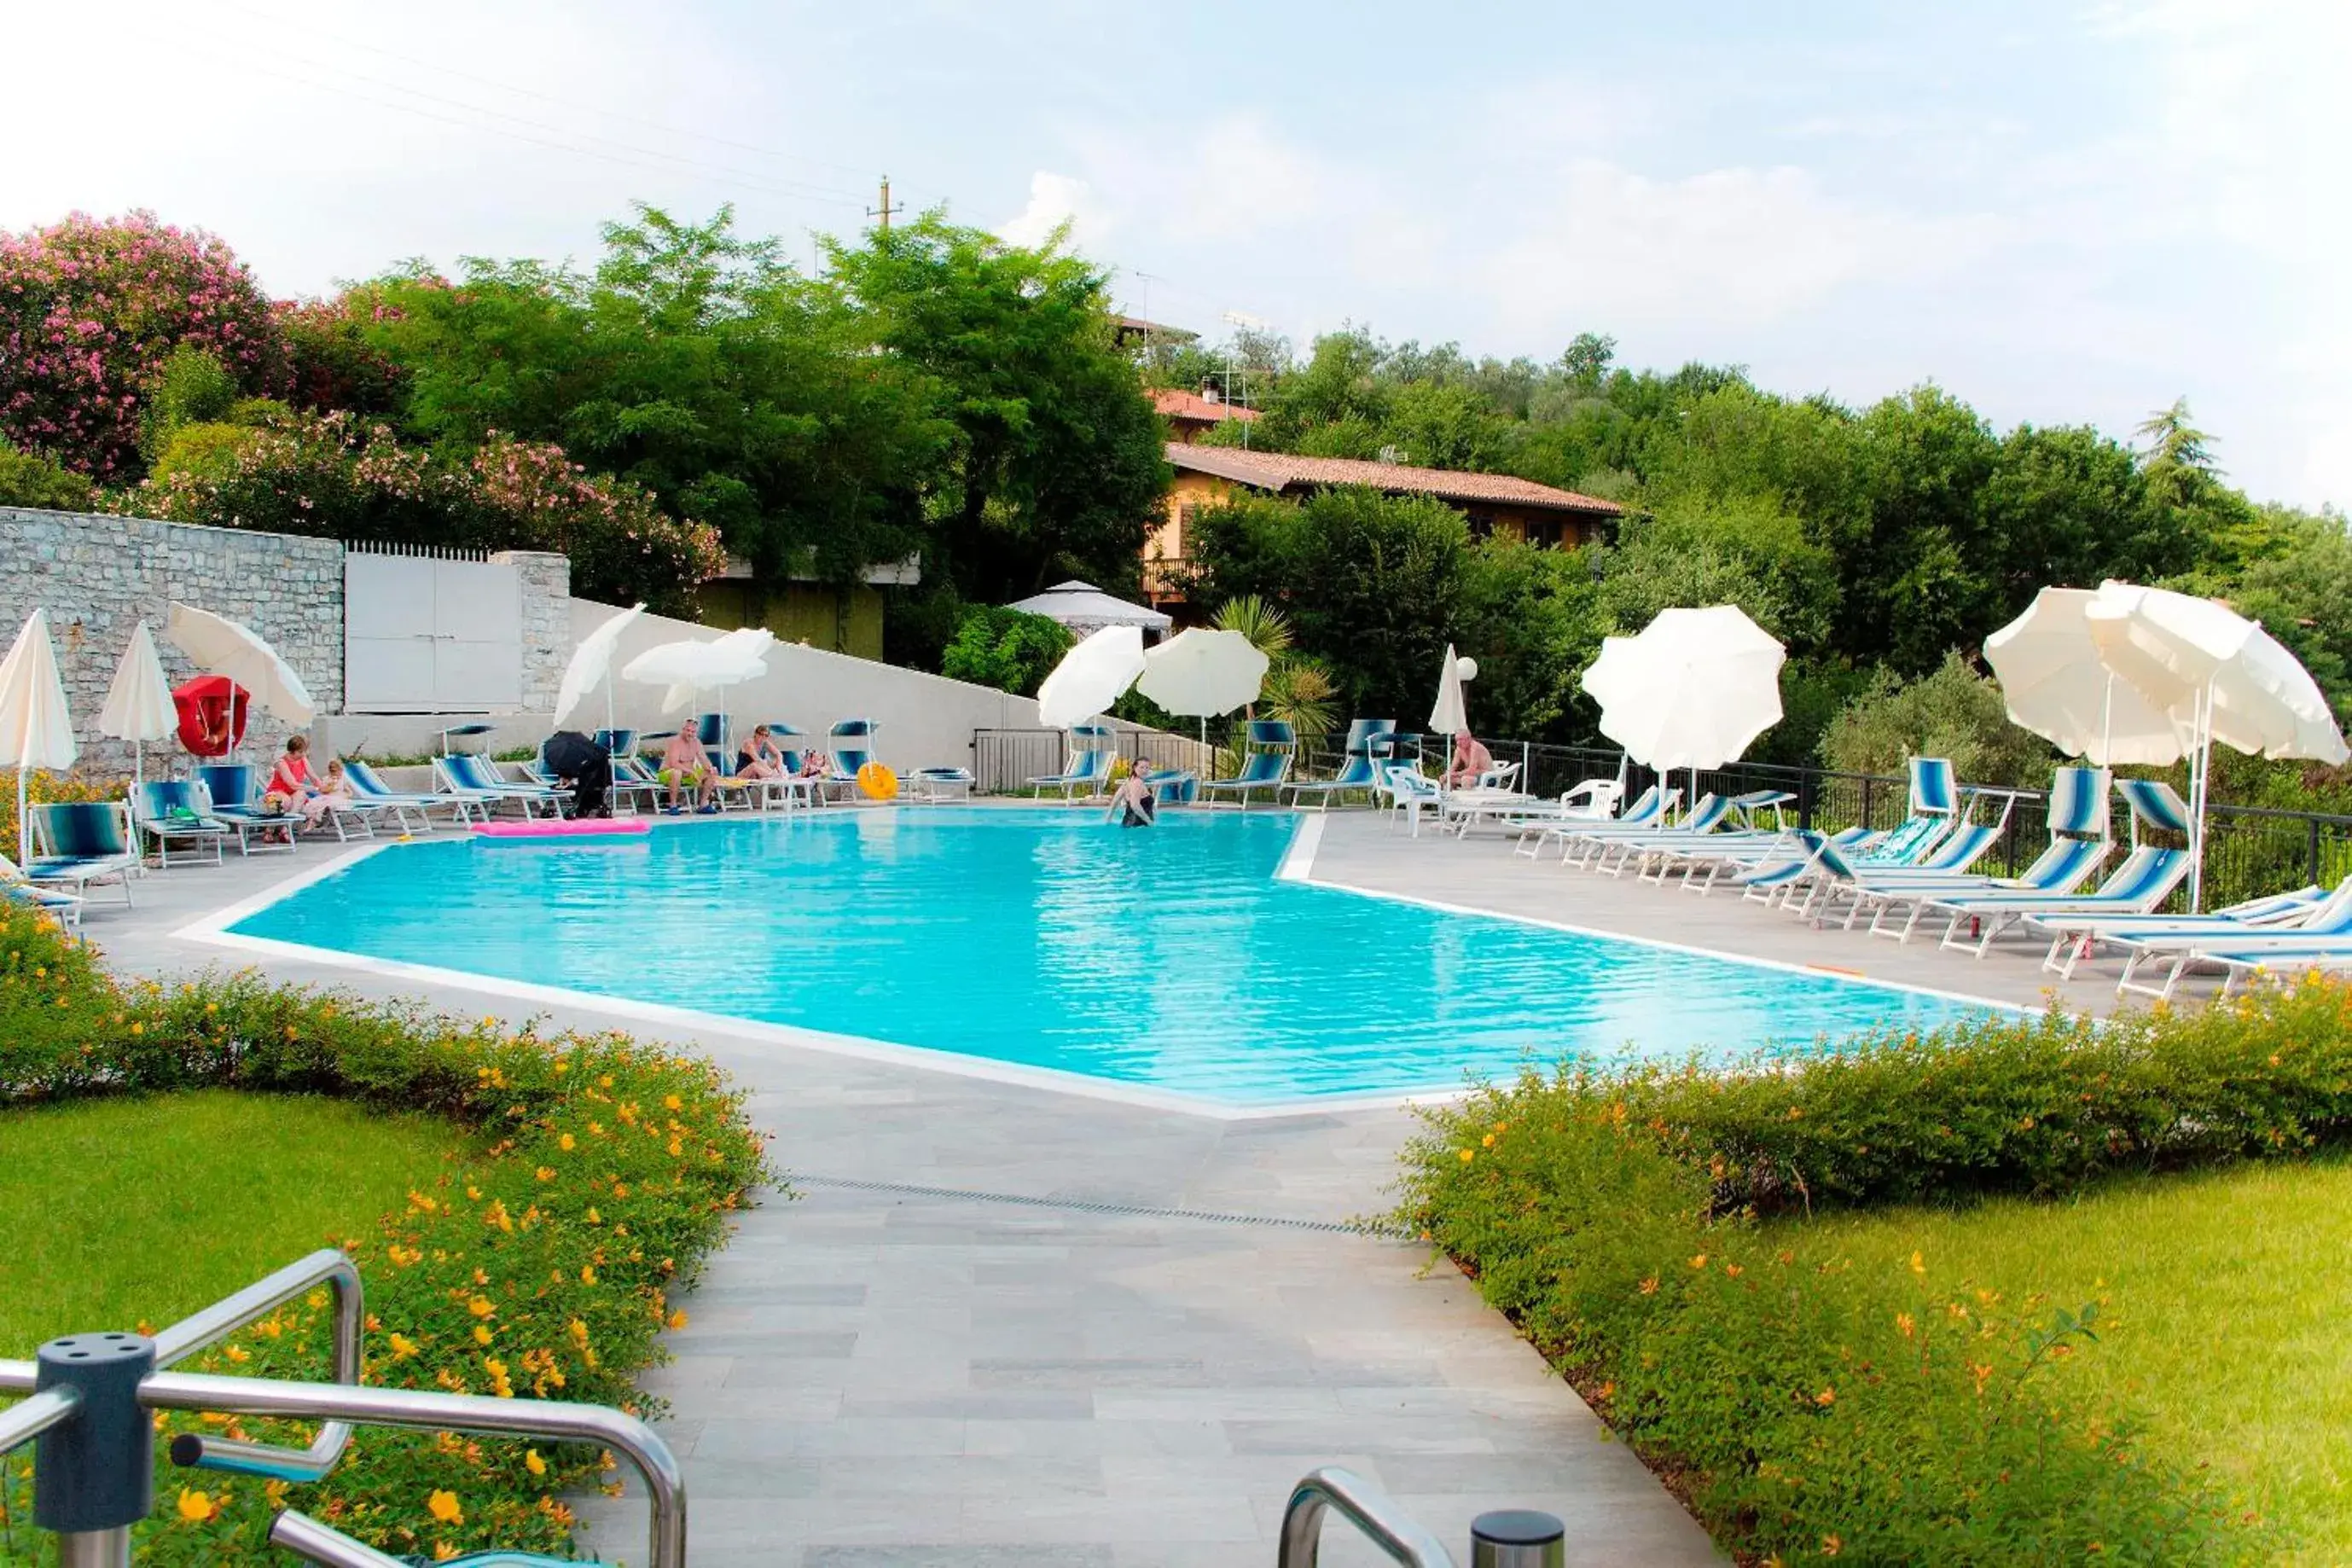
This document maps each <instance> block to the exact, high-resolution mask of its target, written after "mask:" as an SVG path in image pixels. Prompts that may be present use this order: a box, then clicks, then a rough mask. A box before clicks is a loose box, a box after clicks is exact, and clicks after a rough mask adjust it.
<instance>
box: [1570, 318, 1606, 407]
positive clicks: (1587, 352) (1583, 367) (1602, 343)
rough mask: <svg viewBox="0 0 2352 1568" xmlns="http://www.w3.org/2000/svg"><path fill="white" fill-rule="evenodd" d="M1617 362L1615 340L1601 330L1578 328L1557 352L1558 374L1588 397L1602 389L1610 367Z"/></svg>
mask: <svg viewBox="0 0 2352 1568" xmlns="http://www.w3.org/2000/svg"><path fill="white" fill-rule="evenodd" d="M1614 363H1617V340H1616V339H1615V338H1612V337H1610V336H1608V335H1607V334H1606V333H1602V332H1579V333H1577V334H1576V337H1575V339H1574V340H1573V341H1572V342H1570V344H1569V345H1568V347H1567V348H1566V349H1564V350H1562V351H1561V352H1560V356H1559V368H1560V374H1563V375H1565V376H1567V377H1568V381H1569V384H1570V386H1572V387H1574V388H1575V389H1576V391H1577V392H1578V393H1579V394H1580V395H1584V396H1587V397H1590V396H1591V395H1594V394H1596V393H1598V392H1599V391H1600V390H1601V383H1602V381H1603V380H1605V379H1606V378H1607V377H1608V374H1609V367H1610V366H1611V365H1612V364H1614Z"/></svg>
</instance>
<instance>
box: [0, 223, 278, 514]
mask: <svg viewBox="0 0 2352 1568" xmlns="http://www.w3.org/2000/svg"><path fill="white" fill-rule="evenodd" d="M183 344H185V345H188V346H190V347H194V348H199V349H205V350H209V351H210V352H211V353H214V354H215V356H217V357H218V358H219V360H220V362H221V363H222V364H224V365H225V366H226V367H227V368H228V369H229V371H230V373H231V374H233V375H234V376H235V377H236V382H237V384H238V385H239V386H240V387H241V388H243V389H244V390H246V391H247V392H254V393H261V394H265V395H266V394H269V393H274V392H277V391H278V390H280V389H281V386H282V384H283V382H284V380H285V374H286V350H285V343H284V340H283V338H282V336H281V335H280V333H279V331H278V324H277V321H276V320H275V318H274V317H273V316H272V314H271V310H270V305H269V301H268V300H267V299H266V298H265V297H264V296H263V294H262V292H261V289H260V287H259V285H257V283H256V282H255V281H254V279H253V275H252V274H251V273H250V272H249V271H247V269H246V267H245V264H244V263H243V262H241V261H239V260H238V259H237V258H236V254H235V253H234V252H233V251H231V250H230V249H229V247H227V246H226V244H224V243H222V242H221V241H220V240H219V239H216V238H215V237H213V236H211V235H209V234H206V233H205V232H204V231H203V230H201V229H181V228H174V227H173V226H169V225H167V224H164V223H162V222H160V221H158V220H157V219H156V217H155V216H154V215H153V214H152V213H145V212H134V213H132V214H131V215H130V216H126V217H120V218H110V219H105V220H100V219H97V218H92V217H89V216H86V215H83V214H80V213H76V214H74V215H73V216H70V217H68V218H67V219H65V221H63V222H62V223H58V224H54V225H52V226H49V227H47V228H39V229H27V230H26V231H25V232H24V233H22V234H9V233H0V440H5V441H7V442H10V443H12V444H14V445H16V446H18V447H25V448H26V449H27V450H31V451H37V452H41V453H45V454H47V456H49V457H51V458H56V459H57V460H58V461H59V462H61V463H63V464H64V465H65V466H66V467H68V468H74V469H77V470H79V471H80V472H82V473H86V474H89V476H91V477H92V478H94V479H99V480H100V481H102V482H107V481H118V480H121V479H128V478H131V476H132V475H134V474H135V473H136V472H137V471H138V468H139V435H140V423H141V410H142V404H143V400H144V398H145V396H146V393H147V385H148V383H149V381H150V380H151V379H152V377H153V376H154V374H155V373H156V372H157V371H158V370H160V369H161V368H162V366H163V361H164V360H165V359H166V358H167V357H168V356H169V355H170V354H171V353H172V351H173V349H175V348H178V347H180V346H182V345H183Z"/></svg>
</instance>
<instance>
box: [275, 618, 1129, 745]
mask: <svg viewBox="0 0 2352 1568" xmlns="http://www.w3.org/2000/svg"><path fill="white" fill-rule="evenodd" d="M571 606H572V629H571V637H570V639H569V642H568V643H567V645H566V649H565V652H566V657H567V658H568V657H569V654H570V649H571V648H572V647H576V646H578V644H579V641H580V639H581V638H582V637H584V636H586V635H587V634H588V633H589V632H591V631H593V630H594V629H595V628H596V627H597V626H601V625H603V624H604V621H605V620H607V619H609V618H610V617H611V616H615V615H618V614H619V613H620V612H619V610H618V609H617V608H615V607H614V606H613V605H600V604H597V603H596V602H594V601H593V600H590V599H573V600H572V601H571ZM721 635H722V633H721V629H720V628H719V627H715V626H698V625H696V624H695V623H693V622H691V621H680V620H672V619H670V618H669V617H667V616H651V615H647V616H638V617H637V619H636V621H635V623H634V624H633V625H631V626H630V627H629V629H628V630H627V631H625V632H624V633H623V634H622V636H621V643H620V647H619V648H618V649H616V650H615V652H614V657H613V669H614V674H615V675H616V676H617V674H618V672H619V671H620V670H621V669H622V668H624V667H625V666H626V665H627V664H628V662H629V660H631V659H633V658H635V657H636V656H637V655H639V654H641V653H643V652H645V651H646V649H647V648H649V647H654V646H656V644H659V643H666V642H680V641H694V642H710V641H714V640H716V639H717V638H718V637H719V636H721ZM767 663H768V673H767V675H766V676H765V677H764V678H762V679H759V680H755V681H750V682H747V683H746V684H744V685H741V686H737V687H730V689H728V690H727V692H726V694H725V697H726V710H727V713H728V716H729V718H730V721H736V720H740V721H744V722H743V723H741V724H739V725H737V727H736V733H737V734H739V735H740V734H742V733H743V732H744V731H746V730H747V729H748V728H749V726H750V724H753V723H760V722H768V723H775V722H782V723H787V724H790V725H792V726H793V728H794V729H796V730H800V731H803V732H804V733H807V734H810V735H815V736H822V735H824V733H825V731H828V730H830V729H831V728H832V727H833V724H834V721H835V720H838V719H871V720H873V721H875V722H876V723H877V725H879V726H880V729H879V731H877V734H876V736H875V745H874V750H875V752H876V754H877V756H879V757H880V758H881V760H882V761H883V762H885V763H888V764H889V765H890V766H891V767H893V768H896V769H898V770H899V771H900V772H902V773H903V772H905V771H906V770H908V769H909V768H919V767H927V766H939V767H969V766H971V762H972V752H971V732H972V731H974V730H991V729H995V730H1034V729H1037V728H1040V725H1039V723H1038V720H1037V704H1036V701H1035V700H1034V699H1032V698H1027V697H1015V696H1013V695H1012V694H1011V693H1009V692H1004V691H998V690H996V689H993V688H992V687H986V686H974V685H972V684H971V683H970V682H968V681H961V680H950V679H947V678H946V677H944V676H939V675H926V674H924V673H923V672H922V671H920V670H915V669H902V668H899V667H898V666H897V665H893V664H879V663H877V662H875V661H874V660H872V659H865V658H856V657H855V656H853V655H850V654H845V653H832V652H828V651H826V650H825V649H823V648H814V647H807V646H805V645H803V644H800V643H778V644H777V645H776V646H775V647H772V648H770V649H769V650H768V656H767ZM612 692H613V700H614V713H615V715H616V717H617V719H618V721H619V723H620V725H621V726H622V727H623V728H625V729H633V730H668V729H673V728H675V727H676V726H677V721H678V717H679V715H677V714H676V713H664V712H663V711H662V708H661V700H662V692H663V688H661V687H658V686H642V685H639V684H637V683H636V682H635V681H629V680H619V679H615V680H614V681H613V683H612ZM718 697H719V694H718V693H715V692H705V693H704V694H703V695H702V699H701V701H700V709H701V710H704V711H708V710H711V709H714V708H716V707H718V706H719V700H718ZM604 703H605V689H604V688H602V687H600V688H598V689H596V690H595V691H594V692H593V693H591V694H590V697H589V700H588V706H587V708H586V709H585V710H583V712H581V713H580V714H579V715H578V716H576V717H575V718H574V720H573V721H572V727H573V728H575V729H580V730H592V731H593V730H599V729H602V728H604V715H605V705H604ZM455 722H484V723H489V724H491V725H493V726H495V728H494V731H493V732H492V733H491V734H490V735H489V736H488V737H486V739H487V740H488V749H489V750H492V751H503V750H508V749H510V748H513V747H517V746H535V745H537V744H538V743H539V742H541V741H543V740H545V739H546V738H547V736H548V733H549V731H551V730H552V729H553V728H554V724H553V716H552V715H551V714H547V713H537V714H520V715H516V716H512V717H505V718H490V719H481V718H479V717H478V716H477V715H471V714H468V715H463V716H459V717H457V718H450V719H441V718H434V717H431V716H427V715H418V714H405V715H391V714H384V715H377V714H359V713H345V714H336V715H334V716H332V717H331V718H329V717H321V718H320V721H319V723H318V726H317V728H318V730H319V731H320V741H321V742H322V743H324V744H326V745H329V746H331V748H332V749H334V750H337V751H346V752H348V751H352V750H360V751H365V752H370V753H372V754H373V755H376V756H400V755H413V754H420V753H424V752H433V751H437V750H438V749H439V745H440V731H441V726H442V725H443V724H445V723H455ZM1118 728H1120V729H1122V730H1131V729H1134V728H1136V726H1134V725H1129V724H1121V725H1119V726H1118ZM1040 765H1046V764H1040ZM1055 765H1058V764H1055Z"/></svg>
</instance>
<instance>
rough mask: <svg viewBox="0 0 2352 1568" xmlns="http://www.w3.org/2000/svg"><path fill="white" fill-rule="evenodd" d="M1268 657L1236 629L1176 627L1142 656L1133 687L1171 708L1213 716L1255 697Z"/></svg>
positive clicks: (1197, 716) (1192, 715) (1186, 714)
mask: <svg viewBox="0 0 2352 1568" xmlns="http://www.w3.org/2000/svg"><path fill="white" fill-rule="evenodd" d="M1266 665H1267V660H1266V657H1265V654H1263V653H1261V652H1259V651H1258V650H1257V649H1256V648H1255V647H1253V646H1252V645H1251V643H1250V640H1249V638H1247V637H1244V636H1242V634H1241V633H1239V632H1229V631H1228V632H1213V631H1204V630H1202V628H1201V627H1199V626H1193V627H1191V628H1189V629H1187V630H1184V631H1181V632H1178V633H1177V634H1176V635H1175V636H1174V637H1171V638H1169V639H1168V640H1167V641H1166V642H1164V643H1161V644H1160V646H1159V647H1155V648H1152V649H1150V650H1149V651H1148V652H1146V653H1145V654H1144V656H1143V678H1142V679H1139V680H1138V681H1137V682H1136V683H1135V689H1137V690H1138V691H1140V692H1142V693H1143V694H1144V695H1145V696H1146V697H1149V698H1150V699H1151V700H1153V701H1154V702H1157V703H1158V704H1160V707H1162V708H1164V709H1166V710H1168V711H1169V712H1171V713H1178V714H1181V715H1183V716H1184V717H1185V718H1188V719H1208V718H1213V717H1215V716H1216V715H1218V714H1221V713H1230V712H1232V711H1233V710H1234V709H1236V708H1245V707H1247V706H1248V705H1249V704H1251V703H1253V702H1255V701H1256V700H1257V694H1258V688H1259V687H1260V686H1262V685H1263V684H1264V683H1265V671H1266Z"/></svg>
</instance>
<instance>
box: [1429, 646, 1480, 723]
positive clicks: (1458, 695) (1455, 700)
mask: <svg viewBox="0 0 2352 1568" xmlns="http://www.w3.org/2000/svg"><path fill="white" fill-rule="evenodd" d="M1465 666H1466V667H1467V668H1465ZM1477 674H1478V661H1477V660H1476V659H1473V658H1455V657H1454V645H1453V644H1452V643H1447V644H1446V645H1445V664H1444V668H1442V669H1440V670H1439V672H1438V676H1437V702H1436V705H1435V706H1433V707H1432V708H1431V709H1430V710H1429V730H1430V733H1432V734H1433V735H1436V736H1439V737H1441V738H1442V739H1443V740H1444V741H1445V742H1446V743H1447V744H1449V745H1450V744H1452V743H1453V740H1454V736H1456V735H1458V734H1460V733H1462V731H1465V730H1467V729H1468V728H1470V710H1469V708H1468V706H1467V705H1466V704H1465V702H1464V701H1463V697H1462V683H1463V682H1464V681H1465V680H1470V679H1475V678H1476V676H1477Z"/></svg>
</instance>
